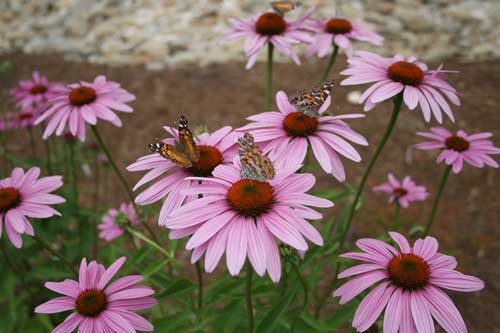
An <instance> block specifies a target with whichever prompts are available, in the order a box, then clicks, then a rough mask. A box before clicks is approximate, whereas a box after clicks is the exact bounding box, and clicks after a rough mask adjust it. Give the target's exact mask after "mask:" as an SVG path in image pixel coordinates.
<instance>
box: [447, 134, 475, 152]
mask: <svg viewBox="0 0 500 333" xmlns="http://www.w3.org/2000/svg"><path fill="white" fill-rule="evenodd" d="M444 143H445V145H446V148H448V149H452V150H454V151H458V152H460V153H461V152H463V151H466V150H467V149H469V146H470V143H469V142H468V141H467V140H465V139H464V138H462V137H460V136H458V135H453V136H450V137H449V138H448V139H446V141H445V142H444Z"/></svg>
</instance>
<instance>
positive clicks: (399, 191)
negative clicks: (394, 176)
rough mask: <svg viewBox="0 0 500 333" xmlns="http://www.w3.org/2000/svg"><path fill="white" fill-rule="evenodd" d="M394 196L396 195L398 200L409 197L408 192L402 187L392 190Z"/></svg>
mask: <svg viewBox="0 0 500 333" xmlns="http://www.w3.org/2000/svg"><path fill="white" fill-rule="evenodd" d="M392 194H394V196H395V197H397V198H401V197H402V196H405V195H407V194H408V191H407V190H405V189H404V188H402V187H398V188H395V189H394V190H392Z"/></svg>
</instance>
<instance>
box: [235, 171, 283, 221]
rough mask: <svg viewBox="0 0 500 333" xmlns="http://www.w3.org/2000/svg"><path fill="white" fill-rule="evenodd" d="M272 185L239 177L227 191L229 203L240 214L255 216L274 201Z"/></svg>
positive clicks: (264, 210)
mask: <svg viewBox="0 0 500 333" xmlns="http://www.w3.org/2000/svg"><path fill="white" fill-rule="evenodd" d="M273 192H274V191H273V187H272V186H271V185H270V184H269V183H267V182H259V181H257V180H252V179H240V180H239V181H237V182H236V183H234V184H233V186H231V188H230V189H229V190H228V192H227V200H228V201H229V203H230V205H231V206H232V207H233V208H234V209H235V210H236V211H238V212H239V213H240V214H241V215H244V216H252V217H256V216H258V215H260V214H262V213H265V212H266V211H267V210H269V208H271V206H272V205H273V203H274V193H273Z"/></svg>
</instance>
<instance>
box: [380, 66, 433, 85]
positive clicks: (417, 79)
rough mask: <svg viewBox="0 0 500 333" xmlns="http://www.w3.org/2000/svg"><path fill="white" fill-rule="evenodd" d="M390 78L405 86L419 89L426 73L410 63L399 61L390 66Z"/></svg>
mask: <svg viewBox="0 0 500 333" xmlns="http://www.w3.org/2000/svg"><path fill="white" fill-rule="evenodd" d="M388 73H389V78H390V79H391V80H393V81H396V82H400V83H402V84H404V85H408V86H414V87H417V86H418V85H419V84H420V83H422V80H423V79H424V75H425V73H424V71H423V70H422V69H421V68H420V67H418V66H417V65H415V64H412V63H411V62H408V61H398V62H395V63H393V64H392V65H391V66H389V69H388Z"/></svg>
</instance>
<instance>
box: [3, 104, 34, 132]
mask: <svg viewBox="0 0 500 333" xmlns="http://www.w3.org/2000/svg"><path fill="white" fill-rule="evenodd" d="M39 115H40V112H39V111H38V109H28V108H26V109H25V110H21V111H19V112H15V113H10V114H9V117H8V119H9V124H8V128H17V129H20V128H24V127H28V126H33V125H34V124H35V120H36V119H37V118H38V116H39Z"/></svg>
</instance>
